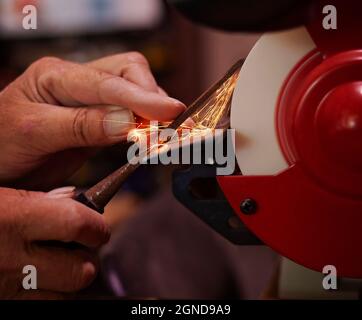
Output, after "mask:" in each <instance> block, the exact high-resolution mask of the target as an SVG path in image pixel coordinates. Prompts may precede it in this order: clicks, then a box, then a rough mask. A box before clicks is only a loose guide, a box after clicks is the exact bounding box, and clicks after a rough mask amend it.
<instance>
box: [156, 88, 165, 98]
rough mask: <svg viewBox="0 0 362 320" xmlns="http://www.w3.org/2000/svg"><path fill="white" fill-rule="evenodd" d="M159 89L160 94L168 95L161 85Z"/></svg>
mask: <svg viewBox="0 0 362 320" xmlns="http://www.w3.org/2000/svg"><path fill="white" fill-rule="evenodd" d="M157 91H158V93H159V94H160V95H162V96H164V97H168V93H167V92H166V91H165V90H164V89H162V88H161V87H158V89H157Z"/></svg>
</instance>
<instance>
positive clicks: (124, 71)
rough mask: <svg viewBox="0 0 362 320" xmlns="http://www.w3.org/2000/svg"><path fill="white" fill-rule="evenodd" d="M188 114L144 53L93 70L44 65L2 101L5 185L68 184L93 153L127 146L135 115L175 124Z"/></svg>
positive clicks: (0, 156) (0, 153)
mask: <svg viewBox="0 0 362 320" xmlns="http://www.w3.org/2000/svg"><path fill="white" fill-rule="evenodd" d="M184 108H185V107H184V105H183V104H182V103H181V102H179V101H177V100H174V99H172V98H169V97H167V95H166V94H165V93H164V92H163V91H162V89H160V88H159V87H158V85H157V83H156V81H155V79H154V78H153V76H152V74H151V72H150V68H149V65H148V63H147V61H146V60H145V58H144V57H143V56H142V55H140V54H138V53H129V54H123V55H116V56H112V57H108V58H104V59H101V60H97V61H94V62H91V63H88V64H86V65H80V64H75V63H71V62H66V61H61V60H59V59H55V58H43V59H41V60H39V61H37V62H35V63H34V64H33V65H31V66H30V67H29V69H28V70H27V71H26V72H25V73H24V74H23V75H22V76H20V77H19V78H18V79H17V80H16V81H15V82H13V83H12V84H10V85H9V86H8V87H7V88H6V89H5V90H4V91H3V92H1V93H0V147H1V150H0V182H2V183H9V182H10V183H11V182H13V181H14V180H18V179H19V178H22V180H20V181H19V184H20V185H21V186H22V187H23V188H24V187H26V188H32V187H35V188H37V187H40V186H37V185H34V183H30V184H29V183H28V182H29V181H30V182H34V181H42V185H41V187H45V186H52V185H53V184H56V183H60V182H62V181H63V180H64V179H65V178H67V177H68V176H70V175H71V174H72V173H74V172H75V171H76V170H77V169H78V168H79V167H80V166H81V165H82V163H83V162H84V160H85V159H86V158H87V156H88V155H89V151H90V147H91V148H93V147H102V146H107V145H111V144H114V143H117V142H120V141H122V140H123V139H124V138H125V136H126V135H127V132H128V131H129V130H130V129H131V128H132V127H133V126H134V119H133V115H132V113H131V112H130V110H131V111H133V112H134V113H135V114H137V115H139V116H141V117H143V118H146V119H151V120H159V121H167V120H172V119H173V118H175V117H176V116H177V115H178V114H179V113H181V112H182V111H183V110H184ZM24 176H25V178H24ZM9 185H10V184H9Z"/></svg>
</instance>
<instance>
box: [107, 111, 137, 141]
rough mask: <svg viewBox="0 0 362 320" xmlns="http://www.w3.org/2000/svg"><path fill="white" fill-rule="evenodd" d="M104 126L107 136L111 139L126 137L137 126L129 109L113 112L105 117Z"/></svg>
mask: <svg viewBox="0 0 362 320" xmlns="http://www.w3.org/2000/svg"><path fill="white" fill-rule="evenodd" d="M103 126H104V132H105V134H106V135H107V136H109V137H115V136H124V135H125V134H126V133H127V132H128V131H129V130H131V129H133V128H134V126H135V124H134V118H133V114H132V112H131V111H130V110H128V109H119V110H117V111H111V112H109V113H107V114H106V116H105V117H104V122H103Z"/></svg>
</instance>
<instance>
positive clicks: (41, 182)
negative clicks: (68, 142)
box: [14, 130, 98, 191]
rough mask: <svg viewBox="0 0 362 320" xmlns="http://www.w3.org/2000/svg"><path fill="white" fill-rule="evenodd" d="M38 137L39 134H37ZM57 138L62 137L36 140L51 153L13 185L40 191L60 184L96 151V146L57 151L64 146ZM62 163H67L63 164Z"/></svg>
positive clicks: (38, 144) (43, 148)
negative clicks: (44, 160) (58, 143)
mask: <svg viewBox="0 0 362 320" xmlns="http://www.w3.org/2000/svg"><path fill="white" fill-rule="evenodd" d="M49 131H50V130H49ZM39 137H41V136H40V135H39ZM58 140H64V139H61V137H55V138H54V140H53V141H48V140H47V139H45V140H44V139H43V140H41V139H38V140H37V146H39V147H40V148H42V150H46V151H48V152H49V153H51V154H52V155H51V156H48V157H47V160H46V162H44V163H43V164H42V165H41V167H39V168H37V169H35V170H33V171H31V172H30V173H28V174H27V175H25V176H23V177H21V178H20V179H17V180H16V181H15V182H14V185H15V186H22V188H26V189H28V190H42V191H44V190H49V189H50V188H53V187H54V186H61V185H62V184H63V182H64V179H65V178H67V177H71V176H72V175H73V174H74V173H75V172H76V171H78V169H80V168H81V166H82V165H83V164H84V162H85V161H86V160H87V159H88V158H90V157H92V156H94V155H95V154H96V153H97V151H98V149H97V148H77V149H73V148H71V149H68V150H65V151H61V152H58V151H59V150H60V149H62V150H63V149H65V148H66V147H64V141H61V143H60V145H61V146H63V147H61V146H60V147H59V146H57V141H58ZM43 144H44V145H43ZM64 163H66V164H67V165H66V166H64Z"/></svg>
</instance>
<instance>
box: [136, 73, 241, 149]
mask: <svg viewBox="0 0 362 320" xmlns="http://www.w3.org/2000/svg"><path fill="white" fill-rule="evenodd" d="M238 77H239V71H237V72H235V73H234V74H233V75H232V76H231V77H230V78H228V79H227V80H226V81H225V82H224V83H223V84H222V86H220V87H219V88H218V89H217V90H216V91H215V93H214V94H213V95H212V96H211V97H210V98H209V99H208V100H207V101H206V102H205V104H204V105H203V106H202V107H201V108H200V110H199V111H198V112H197V113H196V114H194V115H193V116H192V117H191V120H192V121H191V122H193V123H192V125H191V124H189V123H188V122H187V121H186V122H185V123H183V124H182V125H181V126H180V128H179V129H178V130H177V135H176V139H177V142H178V144H179V143H180V142H182V141H184V140H186V139H190V138H196V137H200V138H202V137H205V136H206V135H208V134H209V133H210V132H212V130H214V129H216V128H217V127H218V125H219V123H220V122H221V121H222V120H223V118H225V117H227V116H228V114H229V112H230V105H231V104H230V102H231V98H232V95H233V93H234V90H235V86H236V83H237V80H238ZM169 124H170V123H163V124H161V125H157V126H155V125H152V123H148V124H143V123H140V124H139V123H138V124H135V125H136V128H134V129H132V130H131V132H130V137H131V140H133V141H135V142H137V141H138V140H139V139H140V138H141V137H148V140H149V141H151V140H152V139H150V137H151V135H152V134H154V133H155V132H158V131H159V130H162V129H166V128H167V127H168V125H169ZM157 141H158V142H157ZM173 142H174V140H173V139H172V141H169V142H161V141H159V140H158V139H156V142H155V141H154V142H153V144H151V145H150V146H149V148H148V149H147V151H146V153H147V154H150V153H151V152H153V151H155V150H158V152H162V151H163V150H166V149H168V146H169V145H172V143H173Z"/></svg>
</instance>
